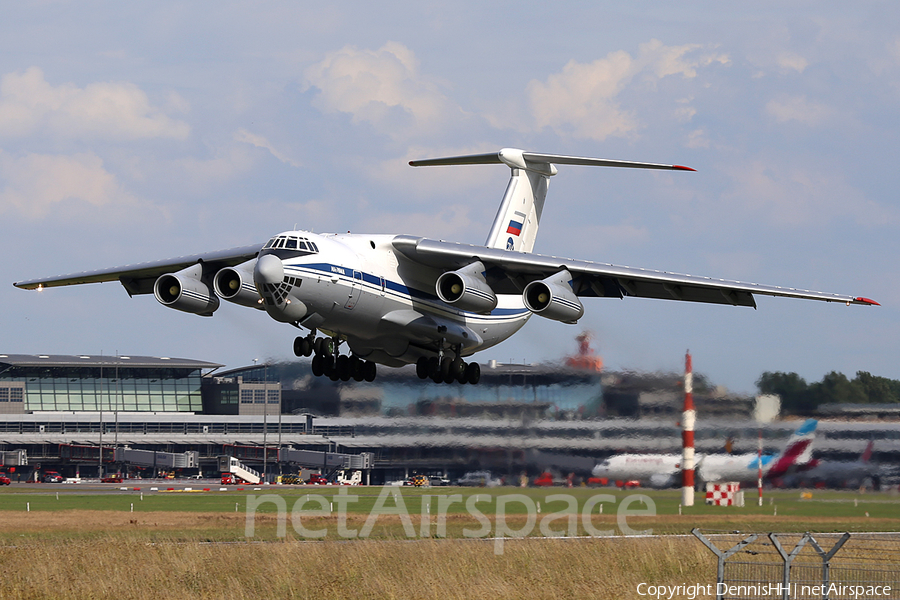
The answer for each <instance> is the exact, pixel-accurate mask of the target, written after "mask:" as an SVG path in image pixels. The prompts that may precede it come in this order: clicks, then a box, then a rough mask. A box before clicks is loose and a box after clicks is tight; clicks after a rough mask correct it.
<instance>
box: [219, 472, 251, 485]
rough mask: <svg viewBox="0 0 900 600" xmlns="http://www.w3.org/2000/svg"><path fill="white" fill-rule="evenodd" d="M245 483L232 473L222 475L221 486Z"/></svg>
mask: <svg viewBox="0 0 900 600" xmlns="http://www.w3.org/2000/svg"><path fill="white" fill-rule="evenodd" d="M244 483H247V482H246V481H244V480H243V479H241V478H240V477H238V476H237V475H235V474H234V473H222V485H242V484H244Z"/></svg>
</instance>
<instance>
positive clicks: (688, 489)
mask: <svg viewBox="0 0 900 600" xmlns="http://www.w3.org/2000/svg"><path fill="white" fill-rule="evenodd" d="M696 419H697V413H696V412H695V411H694V374H693V367H692V365H691V353H690V351H689V352H687V353H686V354H685V356H684V412H683V413H682V415H681V448H682V450H681V504H682V506H693V505H694V421H696Z"/></svg>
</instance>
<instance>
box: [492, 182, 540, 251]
mask: <svg viewBox="0 0 900 600" xmlns="http://www.w3.org/2000/svg"><path fill="white" fill-rule="evenodd" d="M549 184H550V177H549V176H548V175H543V174H541V173H536V172H534V171H529V170H526V169H518V168H515V167H513V168H512V175H511V177H510V178H509V184H508V185H507V186H506V193H505V194H503V201H502V202H501V203H500V208H499V209H498V210H497V216H495V217H494V223H493V224H492V225H491V231H490V233H489V234H488V237H487V240H486V241H485V242H484V245H485V246H487V247H488V248H503V249H505V250H515V251H517V252H531V251H532V250H533V249H534V240H535V238H536V237H537V230H538V225H539V224H540V221H541V212H543V210H544V200H545V199H546V198H547V188H548V187H549Z"/></svg>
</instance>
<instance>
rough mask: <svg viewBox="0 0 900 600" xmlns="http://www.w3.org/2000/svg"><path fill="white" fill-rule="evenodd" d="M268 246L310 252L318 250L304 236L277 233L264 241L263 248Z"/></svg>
mask: <svg viewBox="0 0 900 600" xmlns="http://www.w3.org/2000/svg"><path fill="white" fill-rule="evenodd" d="M268 248H272V249H274V248H284V249H285V250H300V251H303V252H312V253H318V252H319V248H318V247H317V246H316V245H315V244H314V243H312V242H311V241H309V240H307V239H306V238H302V237H296V236H288V235H279V236H277V237H273V238H272V239H271V240H269V241H268V242H266V245H265V246H263V250H265V249H268Z"/></svg>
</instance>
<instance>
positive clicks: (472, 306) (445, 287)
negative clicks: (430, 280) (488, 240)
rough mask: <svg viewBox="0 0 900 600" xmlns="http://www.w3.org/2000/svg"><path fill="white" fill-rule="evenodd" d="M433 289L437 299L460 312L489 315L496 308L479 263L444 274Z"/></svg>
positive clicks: (492, 291)
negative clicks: (460, 310)
mask: <svg viewBox="0 0 900 600" xmlns="http://www.w3.org/2000/svg"><path fill="white" fill-rule="evenodd" d="M434 287H435V291H437V295H438V298H440V299H441V300H443V301H444V302H446V303H447V304H450V305H452V306H456V307H458V308H461V309H462V310H469V311H472V312H476V313H489V312H491V311H492V310H494V309H495V308H497V295H496V294H495V293H494V290H492V289H491V287H490V286H489V285H488V284H487V281H485V279H484V265H483V264H482V263H481V262H480V261H476V262H473V263H472V264H470V265H468V266H466V267H463V268H462V269H459V270H457V271H448V272H447V273H444V274H443V275H441V276H440V277H438V280H437V283H436V284H435V286H434Z"/></svg>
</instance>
